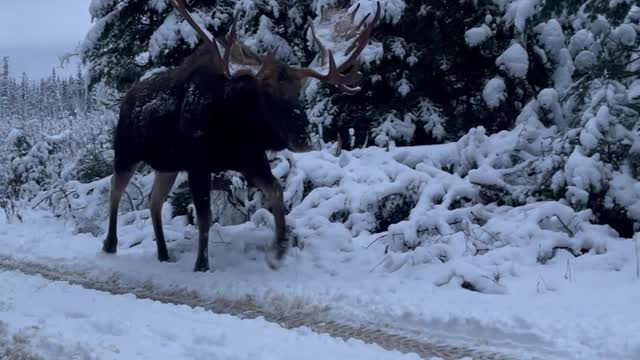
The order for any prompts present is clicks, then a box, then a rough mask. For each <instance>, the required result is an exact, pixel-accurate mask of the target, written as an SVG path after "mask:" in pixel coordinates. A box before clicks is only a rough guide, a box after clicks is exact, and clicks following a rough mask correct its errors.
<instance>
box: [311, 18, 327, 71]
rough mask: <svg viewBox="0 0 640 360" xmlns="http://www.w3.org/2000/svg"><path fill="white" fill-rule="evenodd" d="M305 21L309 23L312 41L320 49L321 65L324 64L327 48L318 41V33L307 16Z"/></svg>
mask: <svg viewBox="0 0 640 360" xmlns="http://www.w3.org/2000/svg"><path fill="white" fill-rule="evenodd" d="M307 23H308V24H309V30H311V36H312V37H313V42H314V43H316V45H317V46H318V48H319V50H320V60H321V62H322V65H324V58H325V56H326V55H327V48H326V47H325V46H324V44H323V43H322V41H320V38H318V34H317V33H316V28H315V26H314V25H313V20H312V19H311V18H309V19H308V20H307Z"/></svg>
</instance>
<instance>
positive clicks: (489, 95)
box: [482, 77, 507, 109]
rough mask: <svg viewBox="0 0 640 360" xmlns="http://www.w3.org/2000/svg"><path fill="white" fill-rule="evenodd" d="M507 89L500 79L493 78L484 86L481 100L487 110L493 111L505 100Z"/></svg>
mask: <svg viewBox="0 0 640 360" xmlns="http://www.w3.org/2000/svg"><path fill="white" fill-rule="evenodd" d="M506 90H507V87H506V85H505V83H504V80H503V79H502V78H501V77H495V78H493V79H491V80H489V81H487V83H486V84H485V85H484V89H482V99H483V100H484V102H485V103H486V104H487V106H488V107H489V109H495V108H497V107H498V106H500V104H501V103H502V102H503V101H504V100H505V99H506V98H507V94H506Z"/></svg>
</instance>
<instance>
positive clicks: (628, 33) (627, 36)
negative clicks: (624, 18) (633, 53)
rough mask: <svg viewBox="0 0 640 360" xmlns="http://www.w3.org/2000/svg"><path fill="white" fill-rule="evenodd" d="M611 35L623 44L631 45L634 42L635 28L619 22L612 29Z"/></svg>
mask: <svg viewBox="0 0 640 360" xmlns="http://www.w3.org/2000/svg"><path fill="white" fill-rule="evenodd" d="M613 36H614V37H615V38H616V39H617V40H618V41H620V43H621V44H622V45H624V46H633V45H635V43H636V37H637V34H636V29H635V28H634V26H633V25H631V24H621V25H620V26H618V27H617V28H616V29H615V30H614V31H613Z"/></svg>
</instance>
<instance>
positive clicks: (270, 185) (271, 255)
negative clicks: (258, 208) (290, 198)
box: [251, 172, 289, 270]
mask: <svg viewBox="0 0 640 360" xmlns="http://www.w3.org/2000/svg"><path fill="white" fill-rule="evenodd" d="M251 182H252V183H253V185H255V186H256V187H257V188H258V189H260V191H262V192H263V193H264V194H265V195H266V196H267V200H268V202H269V207H270V208H271V212H272V214H273V218H274V221H275V225H276V228H275V231H274V239H273V244H272V247H271V250H270V251H268V252H267V264H268V265H269V267H270V268H271V269H274V270H275V269H277V268H278V267H280V264H281V263H282V259H284V256H285V255H286V253H287V250H288V249H289V240H288V239H287V236H286V225H285V219H284V200H283V198H282V187H281V186H280V183H278V180H277V179H276V178H275V177H274V176H273V175H272V174H271V172H269V174H268V176H267V175H263V176H254V177H253V178H252V179H251Z"/></svg>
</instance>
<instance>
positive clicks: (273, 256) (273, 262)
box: [267, 241, 289, 270]
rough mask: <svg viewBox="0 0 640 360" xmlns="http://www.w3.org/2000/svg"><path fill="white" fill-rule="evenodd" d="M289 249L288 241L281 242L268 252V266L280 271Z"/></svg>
mask: <svg viewBox="0 0 640 360" xmlns="http://www.w3.org/2000/svg"><path fill="white" fill-rule="evenodd" d="M288 249H289V242H288V241H279V242H277V243H276V244H274V245H273V246H272V247H271V249H269V250H268V251H267V265H269V268H271V270H278V269H279V268H280V266H282V263H283V260H284V257H285V255H286V254H287V250H288Z"/></svg>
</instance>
